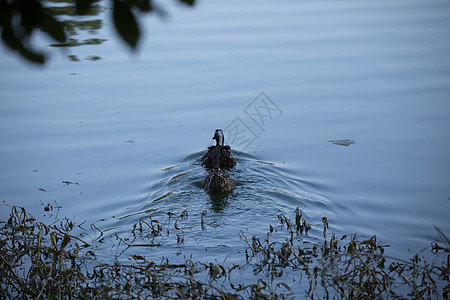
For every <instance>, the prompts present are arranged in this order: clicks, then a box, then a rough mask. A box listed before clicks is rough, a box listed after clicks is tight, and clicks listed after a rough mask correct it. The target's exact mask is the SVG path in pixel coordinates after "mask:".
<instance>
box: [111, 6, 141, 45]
mask: <svg viewBox="0 0 450 300" xmlns="http://www.w3.org/2000/svg"><path fill="white" fill-rule="evenodd" d="M113 19H114V25H115V26H116V30H117V32H118V33H119V35H120V36H121V37H122V39H123V40H124V41H125V42H126V43H127V44H128V45H130V47H131V48H136V46H137V43H138V41H139V37H140V31H139V26H138V24H137V22H136V18H135V17H134V14H133V12H132V11H131V7H130V6H128V5H126V4H125V3H124V2H122V1H120V0H114V7H113Z"/></svg>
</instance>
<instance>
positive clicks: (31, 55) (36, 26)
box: [0, 0, 195, 64]
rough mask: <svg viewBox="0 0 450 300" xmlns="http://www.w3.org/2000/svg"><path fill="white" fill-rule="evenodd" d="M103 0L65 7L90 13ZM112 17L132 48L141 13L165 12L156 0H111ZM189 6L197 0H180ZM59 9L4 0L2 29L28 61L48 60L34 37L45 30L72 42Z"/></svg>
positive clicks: (35, 1) (80, 0)
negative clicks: (34, 43) (37, 46)
mask: <svg viewBox="0 0 450 300" xmlns="http://www.w3.org/2000/svg"><path fill="white" fill-rule="evenodd" d="M98 1H99V0H72V1H70V0H69V2H68V3H69V4H70V5H69V6H68V7H64V9H69V10H71V11H72V14H73V15H78V16H81V15H90V14H91V13H92V10H93V9H94V8H95V4H96V3H97V2H98ZM109 1H110V6H111V7H112V11H111V13H112V20H113V21H114V25H115V28H116V30H117V32H118V34H119V36H120V37H121V39H122V40H123V41H124V42H126V44H128V45H129V46H130V47H131V49H136V48H137V46H138V43H139V40H140V38H141V31H140V26H139V22H138V20H137V18H136V14H137V13H161V10H160V9H159V8H158V7H156V6H155V5H154V4H153V3H152V0H109ZM178 1H179V2H180V3H184V4H186V5H189V6H193V5H194V4H195V1H194V0H178ZM58 15H59V13H58V11H57V10H55V9H52V8H50V7H46V6H45V5H42V3H41V1H39V0H0V31H1V36H2V41H3V43H4V44H5V45H7V46H8V47H9V48H10V49H12V50H14V51H16V52H18V53H19V54H20V55H21V56H22V57H23V58H25V59H27V60H28V61H31V62H34V63H38V64H43V63H44V62H45V60H46V57H45V54H44V53H43V52H42V51H39V50H36V49H35V47H34V45H33V44H32V43H31V37H32V36H33V34H34V33H35V32H37V31H41V32H42V33H44V34H46V35H47V36H49V37H51V38H52V39H53V40H55V41H56V42H57V43H58V44H60V45H68V44H69V41H68V35H69V34H68V28H67V26H65V24H64V22H63V21H62V20H59V19H58V18H57V17H56V16H58Z"/></svg>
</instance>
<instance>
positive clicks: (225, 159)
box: [202, 129, 236, 169]
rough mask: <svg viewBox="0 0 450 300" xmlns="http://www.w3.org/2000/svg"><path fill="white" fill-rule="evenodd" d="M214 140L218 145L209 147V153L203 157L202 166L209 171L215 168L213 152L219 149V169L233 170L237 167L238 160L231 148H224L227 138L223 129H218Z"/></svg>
mask: <svg viewBox="0 0 450 300" xmlns="http://www.w3.org/2000/svg"><path fill="white" fill-rule="evenodd" d="M212 139H213V140H216V145H215V146H209V147H208V152H206V154H205V155H203V157H202V165H203V166H205V167H207V168H208V169H212V168H213V167H214V166H213V162H214V160H213V158H212V156H213V151H214V150H215V149H217V150H219V151H220V159H219V167H220V168H225V169H231V168H233V167H234V166H235V165H236V158H234V155H233V154H232V153H231V151H230V146H224V141H225V138H224V136H223V131H222V129H216V132H215V133H214V136H213V138H212Z"/></svg>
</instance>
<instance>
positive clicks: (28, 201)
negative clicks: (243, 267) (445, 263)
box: [0, 1, 450, 262]
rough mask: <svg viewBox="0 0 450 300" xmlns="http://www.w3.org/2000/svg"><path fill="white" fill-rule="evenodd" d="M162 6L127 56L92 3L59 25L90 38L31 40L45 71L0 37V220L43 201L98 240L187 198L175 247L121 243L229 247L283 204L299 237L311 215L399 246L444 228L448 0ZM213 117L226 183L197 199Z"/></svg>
mask: <svg viewBox="0 0 450 300" xmlns="http://www.w3.org/2000/svg"><path fill="white" fill-rule="evenodd" d="M167 5H169V4H167ZM165 8H166V9H167V10H168V13H169V18H167V19H166V20H162V19H159V18H157V17H151V18H147V19H145V21H144V22H143V24H145V28H146V30H145V31H146V35H145V38H144V41H143V44H142V45H141V47H140V51H138V52H137V53H135V54H132V53H129V52H128V50H127V48H126V47H125V46H124V45H123V44H121V43H120V42H118V41H117V39H116V37H115V36H114V32H113V31H112V28H111V22H110V20H109V18H108V17H107V16H105V13H106V12H105V11H103V12H101V13H100V14H99V16H98V18H99V21H100V23H101V24H102V26H101V28H99V29H95V30H94V29H92V30H91V32H89V31H88V30H79V31H78V35H77V36H74V37H75V38H77V39H78V40H79V41H83V40H85V39H89V38H97V39H102V42H101V43H100V44H99V45H89V46H81V47H73V48H70V49H68V50H67V49H66V50H64V51H63V50H61V49H60V48H51V47H45V50H46V51H49V52H50V53H52V58H51V60H50V63H49V64H47V65H46V66H45V67H44V68H37V67H35V66H31V65H29V64H27V63H24V62H23V61H21V60H20V59H19V58H17V57H16V56H15V55H12V54H11V53H10V52H9V50H6V49H5V48H2V50H1V52H2V53H1V56H0V57H1V58H0V87H1V92H0V141H1V144H0V164H1V166H2V167H1V170H0V182H1V183H0V200H2V201H3V202H4V203H5V204H2V208H1V212H0V218H1V219H2V220H4V219H5V218H6V217H7V215H8V213H9V208H8V205H21V206H25V207H26V208H27V210H28V211H29V212H31V213H32V214H33V215H34V216H36V217H38V218H43V219H45V218H46V217H45V216H48V215H49V213H46V212H44V209H43V208H44V206H46V205H47V204H51V205H53V206H54V207H56V206H57V205H59V206H61V207H62V208H61V209H60V210H59V212H58V213H59V216H67V217H70V218H74V219H75V220H76V221H77V222H83V221H86V222H87V223H86V224H90V223H93V222H96V226H97V227H99V228H100V229H101V230H105V233H106V236H107V237H109V238H111V239H112V237H113V235H114V234H118V235H126V234H127V232H129V230H130V228H131V227H130V226H131V225H132V224H133V223H135V222H137V221H138V220H139V219H140V218H142V217H143V216H149V215H151V216H152V217H153V218H155V219H161V220H165V221H167V222H170V220H168V217H167V212H172V213H175V214H180V213H181V212H182V211H184V210H186V211H187V212H188V214H189V215H188V217H186V218H185V219H183V220H182V221H180V222H181V223H182V224H183V226H184V227H183V228H184V231H183V233H182V234H183V237H184V243H183V244H182V246H180V244H177V243H176V239H174V238H173V236H171V237H170V238H169V237H167V238H166V239H163V240H162V241H163V246H162V247H156V248H151V249H148V248H147V249H137V250H136V251H142V252H143V253H145V255H147V256H152V257H161V256H166V257H169V258H171V259H175V260H176V259H181V260H182V259H183V258H184V256H189V255H190V254H191V253H192V254H193V257H194V259H205V260H217V261H219V262H221V261H223V260H224V259H225V258H226V259H228V261H233V260H239V259H242V254H240V255H235V254H237V253H239V252H241V251H242V249H243V246H244V245H243V242H242V241H241V240H240V239H239V232H241V231H243V232H244V233H246V234H248V235H249V236H251V235H252V234H257V235H259V236H264V234H265V233H266V232H267V230H268V224H276V223H277V215H278V214H280V213H285V214H287V215H289V216H292V215H293V213H294V209H295V208H296V207H300V208H301V209H302V210H303V211H304V215H305V217H306V218H307V219H308V221H309V222H310V223H311V224H312V225H313V230H312V231H311V235H310V236H311V240H314V238H316V237H319V238H320V235H321V233H320V230H321V217H323V216H326V217H328V220H329V223H330V225H331V230H332V231H334V232H336V233H337V234H338V235H340V234H345V233H355V232H357V233H359V234H361V235H364V236H370V235H373V234H376V235H377V236H378V238H379V239H380V240H382V241H384V242H385V243H387V244H389V245H390V246H391V247H389V249H388V251H389V254H390V255H393V256H397V257H409V256H410V251H411V253H416V252H417V251H420V250H422V249H423V248H425V247H427V246H429V245H430V241H431V240H432V239H434V238H437V234H436V232H435V231H434V229H433V225H435V226H437V227H439V228H440V229H441V230H442V231H443V232H444V233H446V234H447V235H450V223H449V221H448V215H449V214H450V173H449V170H450V160H449V157H448V156H449V153H450V137H449V129H450V105H449V102H450V54H449V53H450V40H449V36H450V3H449V2H446V1H395V2H394V1H340V2H334V1H295V2H294V1H282V3H280V2H277V3H276V4H275V3H274V2H272V1H263V2H261V1H258V2H256V1H250V2H246V3H245V4H243V3H241V2H230V1H227V2H223V1H215V2H214V3H210V2H208V3H207V2H202V3H199V4H198V5H197V6H196V7H195V8H194V9H187V8H184V7H182V6H175V7H172V6H165ZM103 40H104V41H103ZM47 44H49V42H48V41H46V40H43V41H42V45H47ZM69 55H72V60H79V61H71V60H70V59H68V56H69ZM261 92H264V94H260V93H261ZM255 107H256V108H255ZM256 109H258V110H256ZM216 128H222V129H225V134H226V141H227V142H228V143H229V144H230V145H231V147H232V148H233V149H234V150H235V151H236V152H235V153H236V156H237V158H238V165H237V167H236V168H235V169H234V170H233V171H231V172H230V174H231V175H232V177H233V178H235V180H236V183H237V187H236V189H235V191H234V192H233V193H232V194H230V195H229V196H228V197H226V198H219V199H216V198H214V199H211V198H210V197H209V196H208V195H207V194H206V193H205V192H204V191H203V190H202V189H201V181H202V179H203V178H204V176H205V175H206V171H205V170H204V169H203V168H202V167H201V165H200V161H199V158H200V157H201V155H202V154H203V151H204V149H206V147H207V146H208V145H210V144H212V141H211V137H212V134H213V132H214V130H215V129H216ZM236 130H239V131H240V132H241V133H240V135H234V133H236ZM336 140H343V141H336ZM346 140H348V141H346ZM330 141H335V143H332V142H330ZM342 144H344V145H342ZM345 145H346V146H345ZM63 181H70V182H71V184H64V183H63ZM39 189H44V190H45V191H43V190H39ZM204 211H206V215H205V216H204V219H205V223H206V225H205V226H206V229H204V230H202V229H201V227H200V226H199V220H200V218H201V214H202V213H203V212H204ZM56 212H57V210H56V208H55V209H54V210H53V212H52V213H53V214H56ZM103 219H104V220H103ZM100 220H102V221H100ZM87 227H88V226H87ZM111 251H112V252H114V251H116V252H114V253H117V251H118V250H117V249H114V250H112V249H110V247H108V246H105V249H104V251H103V252H102V253H103V255H104V257H105V259H106V257H108V256H109V255H110V252H111ZM133 251H134V249H133Z"/></svg>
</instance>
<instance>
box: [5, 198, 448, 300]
mask: <svg viewBox="0 0 450 300" xmlns="http://www.w3.org/2000/svg"><path fill="white" fill-rule="evenodd" d="M206 215H207V214H206V211H204V212H203V213H202V214H201V218H200V220H199V222H200V224H199V226H200V228H202V230H204V229H205V218H206ZM168 216H169V223H167V224H168V225H169V226H170V227H169V228H165V226H166V225H164V223H163V222H160V221H158V220H155V219H152V218H150V217H148V218H143V219H141V220H139V221H138V222H137V223H136V224H134V225H132V228H131V230H130V234H129V237H120V242H123V243H125V244H126V245H127V247H128V248H129V250H130V251H132V250H133V248H132V247H131V246H146V247H163V244H162V243H161V242H160V241H159V238H161V237H162V236H163V235H166V236H168V235H170V231H171V230H172V229H174V230H175V231H176V236H177V243H182V242H183V241H180V240H179V239H180V236H182V239H184V235H183V234H182V232H183V229H182V224H179V223H178V222H179V221H181V220H183V219H185V218H188V213H187V211H183V212H182V213H181V214H180V215H179V216H178V217H176V218H174V216H176V215H175V214H173V213H170V214H168ZM171 220H173V223H172V222H170V221H171ZM278 220H279V224H278V225H269V229H270V230H269V232H268V233H267V234H266V236H265V237H264V238H263V239H261V238H259V237H255V236H253V237H251V238H249V237H247V236H246V235H245V234H244V233H242V232H241V234H240V237H241V239H242V240H243V241H244V244H245V248H246V249H245V251H243V252H244V253H245V255H246V257H245V258H246V263H245V264H242V265H235V264H232V265H222V264H219V263H217V262H203V261H194V260H193V259H192V256H190V257H189V258H186V259H185V262H184V263H179V264H173V263H171V262H170V261H169V259H168V258H163V259H161V260H160V261H158V262H156V261H152V260H149V259H148V258H146V257H144V256H142V255H137V254H136V253H132V254H130V255H129V257H128V260H127V261H126V262H119V261H117V260H115V261H113V262H98V261H97V258H96V255H95V247H94V246H92V245H90V243H87V242H85V241H84V240H82V239H81V238H79V237H78V236H76V235H75V234H73V230H74V228H75V227H76V224H74V223H73V222H72V221H70V220H68V219H63V220H62V221H58V222H55V223H53V224H52V225H45V224H43V223H41V222H38V221H36V220H35V219H34V218H33V217H32V216H30V215H29V214H28V213H27V212H26V211H25V209H23V208H20V207H13V208H12V210H11V213H10V218H9V219H8V220H7V221H6V222H3V221H2V222H0V226H1V227H0V281H1V285H0V295H1V296H2V297H1V298H21V299H22V298H34V299H39V298H48V299H53V298H145V297H152V298H197V299H237V298H254V299H277V298H290V297H294V296H296V295H298V293H299V292H298V291H299V287H300V286H301V287H304V291H303V293H304V296H307V297H310V298H313V299H328V298H342V299H348V298H352V299H353V298H355V299H369V298H370V299H371V298H386V297H393V298H396V297H408V298H416V299H422V298H437V299H448V298H449V295H450V293H449V292H450V284H449V274H450V269H449V261H450V243H449V240H448V239H447V237H446V236H445V235H444V234H443V233H442V232H441V231H440V230H439V229H436V230H437V231H438V233H439V236H440V238H441V240H440V241H439V242H433V244H432V249H431V250H432V254H434V255H435V259H434V260H433V262H431V263H429V262H427V261H425V259H424V258H420V257H419V256H418V255H415V256H413V257H412V258H411V259H410V260H409V261H402V260H397V259H392V258H389V257H386V256H385V253H384V247H383V245H382V244H381V243H380V242H379V241H378V240H377V238H376V237H375V236H373V237H371V238H370V239H367V240H360V239H359V238H358V236H357V235H350V236H343V237H341V238H340V239H338V238H336V236H335V235H334V234H331V237H330V234H328V230H329V224H328V221H327V219H326V218H324V219H323V220H322V223H323V235H324V240H323V241H322V242H317V243H314V244H313V243H310V242H305V241H304V240H303V238H305V237H307V235H306V234H307V232H308V230H309V229H311V226H310V225H309V224H308V223H307V222H306V221H305V220H304V219H303V217H302V212H301V210H299V209H297V210H295V217H294V219H293V220H291V219H289V218H288V217H286V216H285V215H280V216H279V217H278ZM93 228H95V229H96V230H98V231H100V230H99V229H98V228H97V227H95V226H94V227H93ZM100 232H101V231H100ZM102 235H103V233H102V232H101V234H100V237H99V238H97V240H99V239H103V237H102ZM137 237H140V238H144V239H148V241H149V242H148V243H146V244H135V243H133V241H134V239H135V238H137ZM93 242H95V240H94V241H93ZM130 247H131V248H130ZM121 255H125V252H123V253H122V254H121ZM249 274H252V275H249ZM243 276H245V277H246V280H245V281H243V280H242V278H243Z"/></svg>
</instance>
